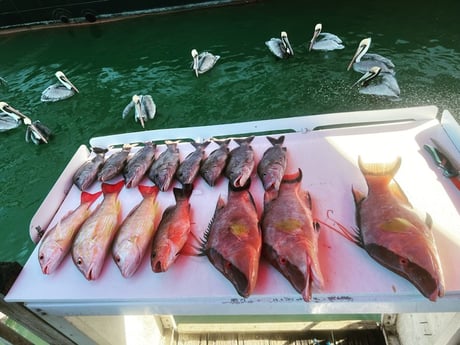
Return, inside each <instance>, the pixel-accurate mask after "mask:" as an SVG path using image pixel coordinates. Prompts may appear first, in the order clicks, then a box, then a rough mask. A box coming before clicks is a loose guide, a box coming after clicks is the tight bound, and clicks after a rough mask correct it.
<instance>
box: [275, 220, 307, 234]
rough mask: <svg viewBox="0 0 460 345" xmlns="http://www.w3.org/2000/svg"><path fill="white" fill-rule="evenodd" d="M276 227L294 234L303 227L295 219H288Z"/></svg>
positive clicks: (278, 223)
mask: <svg viewBox="0 0 460 345" xmlns="http://www.w3.org/2000/svg"><path fill="white" fill-rule="evenodd" d="M275 227H276V229H277V230H279V231H284V232H292V231H294V230H296V229H299V228H300V227H302V222H301V221H300V220H298V219H295V218H287V219H283V220H281V221H279V222H277V223H276V224H275Z"/></svg>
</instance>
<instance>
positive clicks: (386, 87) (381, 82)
mask: <svg viewBox="0 0 460 345" xmlns="http://www.w3.org/2000/svg"><path fill="white" fill-rule="evenodd" d="M381 75H382V76H381V78H377V80H375V81H374V82H372V83H370V84H369V85H367V86H365V87H362V88H361V89H360V90H359V93H362V94H365V95H374V96H383V97H390V98H398V97H399V95H400V93H401V92H400V89H399V85H398V81H397V80H396V78H395V77H394V76H393V75H392V74H390V73H383V74H381Z"/></svg>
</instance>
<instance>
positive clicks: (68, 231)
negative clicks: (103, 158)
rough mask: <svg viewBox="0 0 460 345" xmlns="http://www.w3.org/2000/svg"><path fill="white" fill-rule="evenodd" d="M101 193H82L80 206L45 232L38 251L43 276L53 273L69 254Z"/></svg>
mask: <svg viewBox="0 0 460 345" xmlns="http://www.w3.org/2000/svg"><path fill="white" fill-rule="evenodd" d="M101 193H102V192H97V193H94V194H90V193H87V192H82V193H81V203H80V206H78V207H77V208H76V209H74V210H73V211H71V212H70V213H69V214H67V215H66V216H64V217H63V218H62V219H61V220H59V222H58V223H57V224H56V225H55V226H54V227H53V228H51V229H49V230H47V231H46V232H45V235H44V236H43V238H42V240H41V242H40V247H39V249H38V260H39V263H40V267H41V269H42V272H43V273H44V274H51V273H53V272H54V271H55V270H56V269H57V268H58V267H59V265H60V264H61V262H62V260H63V259H64V258H65V257H66V255H67V254H68V253H69V251H70V248H71V246H72V241H73V239H74V238H75V235H76V233H77V231H78V230H79V229H80V227H81V225H82V224H83V222H84V221H85V220H86V219H87V218H88V217H89V216H90V214H91V210H90V206H91V205H92V204H93V203H94V201H96V199H97V198H98V197H99V195H101Z"/></svg>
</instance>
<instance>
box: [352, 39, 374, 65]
mask: <svg viewBox="0 0 460 345" xmlns="http://www.w3.org/2000/svg"><path fill="white" fill-rule="evenodd" d="M363 41H364V40H363ZM368 49H369V45H367V44H364V43H362V42H361V43H360V44H359V47H358V49H356V52H355V55H353V58H352V59H351V61H350V63H349V64H348V67H347V71H349V70H350V68H351V66H353V63H355V62H359V61H360V60H361V57H362V56H363V55H364V54H365V53H366V52H367V50H368Z"/></svg>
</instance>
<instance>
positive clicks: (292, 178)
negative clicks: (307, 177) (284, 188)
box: [281, 168, 303, 183]
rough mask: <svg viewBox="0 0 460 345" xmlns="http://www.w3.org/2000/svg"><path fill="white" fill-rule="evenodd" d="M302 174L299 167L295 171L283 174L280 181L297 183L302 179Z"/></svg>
mask: <svg viewBox="0 0 460 345" xmlns="http://www.w3.org/2000/svg"><path fill="white" fill-rule="evenodd" d="M302 176H303V173H302V169H300V168H299V169H298V170H297V171H296V172H295V173H292V174H285V175H284V176H283V179H282V180H281V183H298V182H300V181H302Z"/></svg>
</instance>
